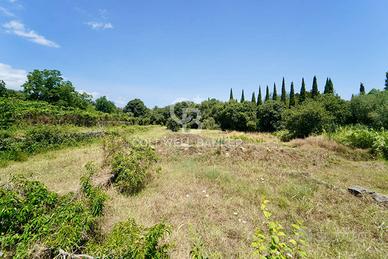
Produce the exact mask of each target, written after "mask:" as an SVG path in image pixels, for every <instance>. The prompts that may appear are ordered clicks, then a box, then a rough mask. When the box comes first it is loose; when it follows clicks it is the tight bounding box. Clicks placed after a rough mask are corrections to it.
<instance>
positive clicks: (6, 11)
mask: <svg viewBox="0 0 388 259" xmlns="http://www.w3.org/2000/svg"><path fill="white" fill-rule="evenodd" d="M0 14H3V15H5V16H9V17H15V14H13V13H12V12H10V11H8V9H7V8H4V7H2V6H0Z"/></svg>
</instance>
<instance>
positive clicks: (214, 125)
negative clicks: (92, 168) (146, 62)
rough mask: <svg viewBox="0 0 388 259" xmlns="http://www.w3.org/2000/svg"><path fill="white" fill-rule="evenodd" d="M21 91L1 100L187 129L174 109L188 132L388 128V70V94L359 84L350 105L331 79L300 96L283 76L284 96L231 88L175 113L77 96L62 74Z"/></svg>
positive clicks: (0, 87)
mask: <svg viewBox="0 0 388 259" xmlns="http://www.w3.org/2000/svg"><path fill="white" fill-rule="evenodd" d="M22 88H23V90H22V91H14V90H10V89H7V88H6V85H5V83H4V82H3V81H0V97H3V98H4V97H5V98H18V99H24V100H34V101H45V102H48V103H50V104H53V105H57V106H61V107H74V108H76V109H80V110H91V111H93V110H95V111H100V112H103V113H107V114H115V113H123V114H127V115H129V116H131V117H134V118H136V123H138V124H142V125H148V124H159V125H165V126H167V127H168V128H170V129H172V130H178V129H179V128H181V127H182V126H183V125H181V124H180V122H179V121H176V119H174V118H172V117H171V111H172V112H174V113H175V116H176V117H178V118H182V116H183V114H184V113H185V112H186V111H190V112H189V113H190V114H186V118H189V120H187V121H186V125H184V126H186V127H189V128H196V127H202V128H206V129H222V130H238V131H263V132H274V131H279V132H282V131H283V132H285V133H284V134H285V135H287V137H288V138H294V137H305V136H308V135H310V134H313V133H321V132H322V131H333V130H335V128H336V127H338V126H342V125H348V124H363V125H366V126H368V127H373V128H377V129H380V128H388V116H386V114H388V72H387V73H386V78H385V87H384V90H385V91H380V90H376V89H372V90H371V91H369V92H368V93H367V92H366V90H365V86H364V84H363V83H360V88H359V92H358V94H356V95H353V96H352V98H351V100H349V101H347V100H344V99H342V98H341V97H340V96H339V95H337V94H336V93H335V89H334V84H333V81H332V79H331V78H327V79H326V82H325V85H324V89H323V93H321V92H320V91H319V87H318V80H317V78H316V77H315V76H314V78H313V83H312V86H311V88H310V90H307V88H306V83H305V80H304V78H302V80H301V85H300V90H299V92H296V91H295V84H294V83H293V82H291V84H290V87H289V91H288V92H287V87H286V81H285V79H284V78H283V80H282V85H281V91H280V96H279V95H278V93H277V87H276V84H274V85H273V88H272V92H270V88H269V86H266V88H265V93H264V98H263V96H262V89H261V87H260V86H259V89H258V94H257V95H256V93H254V92H253V93H252V96H251V98H250V100H247V99H246V97H245V93H244V90H242V92H241V97H240V100H239V101H238V100H236V98H235V97H234V93H233V89H230V92H229V100H228V101H225V102H223V101H220V100H216V99H210V98H209V99H208V100H205V101H203V102H201V103H199V104H196V103H193V102H178V103H176V104H174V106H173V109H171V107H170V106H166V107H154V108H152V109H150V108H147V107H146V106H145V105H144V102H143V101H142V100H140V99H133V100H130V101H129V102H128V103H127V105H126V106H125V107H124V108H119V107H117V106H116V105H115V104H114V102H112V101H110V100H109V99H108V98H107V97H106V96H102V97H99V98H98V99H96V100H94V101H93V99H92V96H90V95H88V94H86V93H79V92H77V91H76V90H75V88H74V86H73V85H72V83H71V82H70V81H67V80H64V79H63V77H62V75H61V73H60V72H59V71H57V70H34V71H32V72H30V73H29V74H28V76H27V81H26V82H25V83H24V84H23V85H22ZM193 110H199V111H200V115H199V114H198V113H194V112H192V111H193ZM175 116H174V117H175ZM197 116H198V118H197ZM199 116H200V117H199ZM190 118H191V119H190ZM198 121H199V122H200V123H198Z"/></svg>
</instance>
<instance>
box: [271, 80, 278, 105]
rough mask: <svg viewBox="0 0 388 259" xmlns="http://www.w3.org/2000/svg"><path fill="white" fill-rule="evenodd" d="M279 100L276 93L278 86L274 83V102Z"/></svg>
mask: <svg viewBox="0 0 388 259" xmlns="http://www.w3.org/2000/svg"><path fill="white" fill-rule="evenodd" d="M277 99H278V94H277V91H276V84H275V83H274V84H273V93H272V100H273V101H276V100H277Z"/></svg>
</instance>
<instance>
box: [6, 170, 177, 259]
mask: <svg viewBox="0 0 388 259" xmlns="http://www.w3.org/2000/svg"><path fill="white" fill-rule="evenodd" d="M87 169H88V170H87V171H88V172H87V174H86V175H85V176H84V177H82V179H81V185H82V188H81V193H79V194H74V193H69V194H67V195H65V196H60V195H58V194H56V193H54V192H50V191H48V190H47V188H46V187H45V186H44V185H43V184H41V183H40V182H37V181H28V180H26V179H23V178H18V179H14V180H13V181H12V182H11V183H9V184H7V185H4V186H1V187H0V233H1V236H0V244H1V251H2V253H3V254H4V255H5V256H6V257H15V258H26V257H37V258H54V257H55V256H57V255H58V254H60V253H62V251H66V252H67V253H68V254H79V253H85V252H87V253H90V255H93V256H100V257H108V258H111V257H113V258H117V257H121V258H167V255H168V251H169V248H170V245H169V244H168V243H166V242H164V243H161V241H162V239H163V238H164V237H165V235H166V234H168V233H169V231H170V228H169V226H167V225H166V224H164V223H161V224H157V225H155V226H153V227H151V228H148V229H147V228H144V227H142V226H139V225H137V224H136V223H135V221H134V220H133V219H129V220H128V221H127V222H122V223H119V224H117V225H116V226H115V227H114V229H113V231H112V232H111V233H108V234H107V235H106V236H104V235H103V234H102V232H101V231H100V228H99V225H100V223H99V222H100V216H102V214H103V212H104V202H105V200H106V199H107V195H106V194H105V193H104V192H103V191H102V189H100V188H99V187H95V186H93V185H92V183H91V176H92V175H93V172H94V170H95V167H94V166H93V164H88V165H87Z"/></svg>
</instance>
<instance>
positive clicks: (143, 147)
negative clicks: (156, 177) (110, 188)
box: [104, 137, 158, 195]
mask: <svg viewBox="0 0 388 259" xmlns="http://www.w3.org/2000/svg"><path fill="white" fill-rule="evenodd" d="M104 151H105V154H106V162H107V163H108V164H109V165H110V167H111V170H112V174H113V177H112V179H111V180H112V182H113V184H114V185H115V186H116V187H117V188H118V189H119V191H120V192H122V193H125V194H129V195H131V194H136V193H138V192H139V191H141V190H142V189H143V188H144V187H145V185H146V184H147V183H148V182H149V181H150V180H151V179H152V170H158V169H157V168H155V164H156V162H157V160H158V158H157V155H156V153H155V150H154V149H153V148H152V147H151V146H150V145H149V144H147V143H143V142H141V141H137V140H136V139H130V140H126V139H124V138H122V137H113V138H109V139H107V140H106V141H105V145H104Z"/></svg>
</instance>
